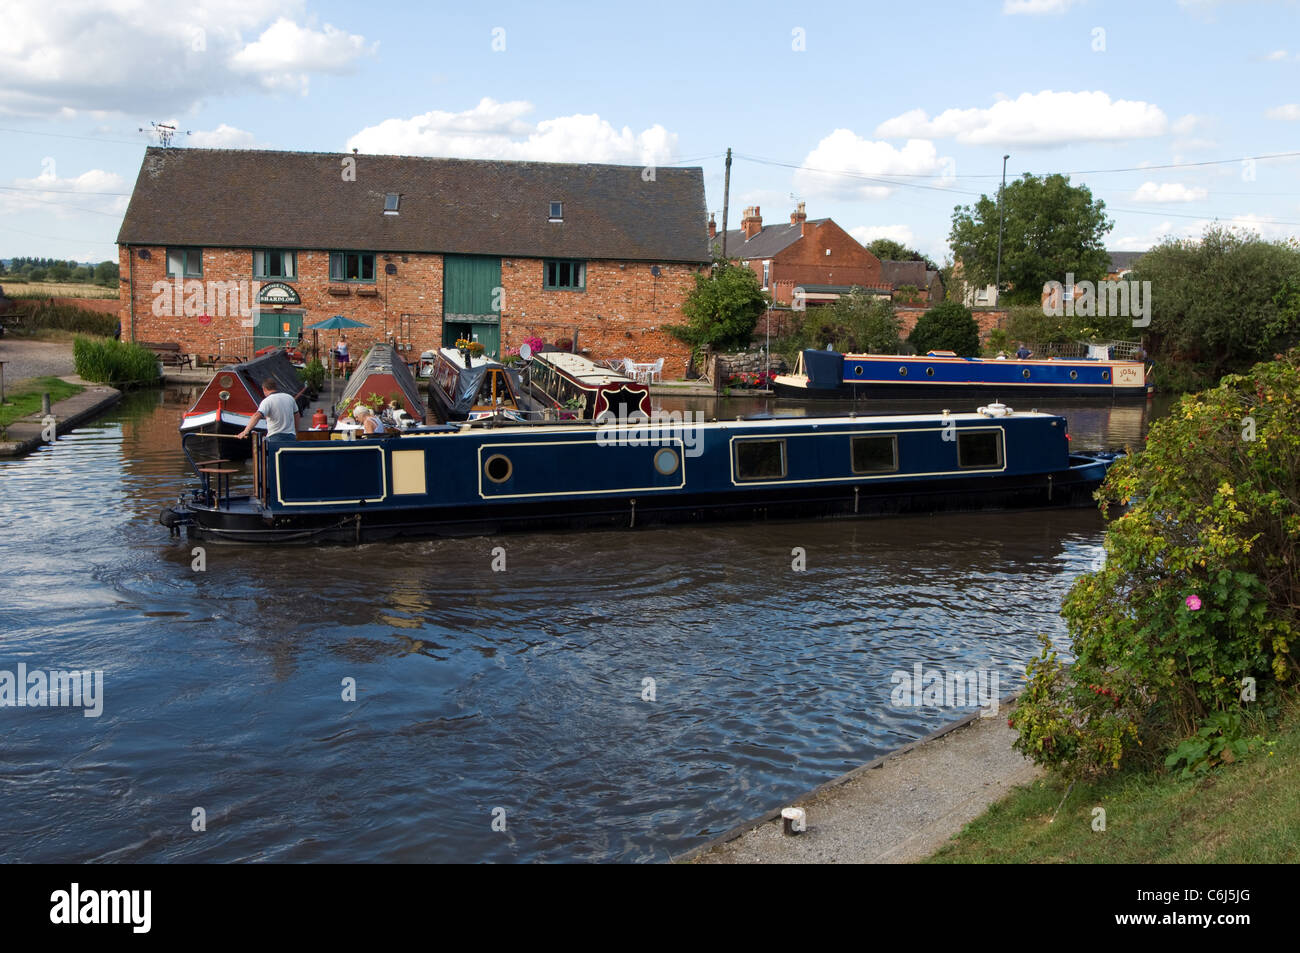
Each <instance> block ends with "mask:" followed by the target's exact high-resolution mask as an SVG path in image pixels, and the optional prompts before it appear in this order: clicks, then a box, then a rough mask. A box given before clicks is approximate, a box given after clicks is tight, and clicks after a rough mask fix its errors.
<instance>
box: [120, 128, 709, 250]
mask: <svg viewBox="0 0 1300 953" xmlns="http://www.w3.org/2000/svg"><path fill="white" fill-rule="evenodd" d="M348 160H354V162H355V172H356V175H355V180H354V181H349V180H348V179H347V178H345V175H344V172H345V168H346V166H347V164H348ZM392 192H395V193H398V194H399V195H400V196H401V198H400V203H399V206H398V214H396V215H385V214H384V197H385V195H386V194H387V193H392ZM551 202H563V203H564V208H563V213H564V215H563V218H564V220H563V222H562V223H554V222H550V221H548V218H549V212H550V203H551ZM707 217H708V214H707V211H706V208H705V202H704V175H703V171H702V170H700V169H698V168H690V169H673V168H662V167H661V168H657V169H656V170H655V177H654V181H650V182H647V181H645V180H644V179H643V178H642V169H641V167H640V166H618V165H595V164H589V163H582V164H578V163H558V162H504V161H497V160H478V159H426V158H417V157H411V156H372V155H345V154H339V153H323V152H267V151H254V150H247V151H245V150H229V149H159V148H151V149H148V150H147V151H146V153H145V157H144V163H143V164H142V165H141V167H140V174H139V177H138V178H137V179H136V184H135V191H134V192H133V193H132V195H131V202H130V205H129V206H128V207H127V210H126V216H125V218H124V219H123V221H122V228H121V230H120V231H119V233H118V237H117V240H118V242H119V243H122V244H151V245H199V246H213V247H233V248H248V247H254V248H259V247H266V248H301V249H353V250H359V251H389V252H445V253H450V254H464V255H494V256H495V255H503V256H517V257H529V258H583V259H591V258H613V259H623V260H628V261H664V262H667V261H680V262H706V261H708V259H709V250H708V242H707V239H706V234H707V233H706V232H705V230H704V224H705V221H706V219H707Z"/></svg>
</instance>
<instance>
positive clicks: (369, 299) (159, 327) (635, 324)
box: [119, 246, 699, 377]
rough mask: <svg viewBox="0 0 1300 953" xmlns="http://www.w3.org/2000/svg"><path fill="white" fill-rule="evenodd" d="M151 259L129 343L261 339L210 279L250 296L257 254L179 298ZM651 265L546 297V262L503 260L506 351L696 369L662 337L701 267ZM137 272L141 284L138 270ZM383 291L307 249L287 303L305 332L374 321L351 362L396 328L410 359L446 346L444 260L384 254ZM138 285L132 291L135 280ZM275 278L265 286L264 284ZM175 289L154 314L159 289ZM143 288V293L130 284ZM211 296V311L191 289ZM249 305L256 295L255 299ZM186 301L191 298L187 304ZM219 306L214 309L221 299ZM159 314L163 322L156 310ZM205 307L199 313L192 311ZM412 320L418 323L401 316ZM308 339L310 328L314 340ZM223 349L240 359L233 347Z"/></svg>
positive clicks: (352, 338) (607, 270)
mask: <svg viewBox="0 0 1300 953" xmlns="http://www.w3.org/2000/svg"><path fill="white" fill-rule="evenodd" d="M148 250H149V258H148V259H142V258H140V256H139V249H138V247H137V248H135V249H134V251H135V254H134V256H133V257H131V256H128V250H127V249H126V248H122V249H120V252H119V259H120V264H121V268H122V276H123V285H122V296H121V302H120V309H121V312H120V313H121V317H122V336H123V338H127V339H129V338H131V337H132V336H134V338H135V340H138V341H155V342H170V341H175V342H177V343H179V344H180V345H181V347H182V350H184V351H186V352H188V353H194V354H199V355H202V356H206V355H209V354H213V355H215V354H218V353H222V350H223V345H222V344H221V342H222V341H223V340H224V341H225V342H231V341H234V340H237V339H239V338H244V337H248V336H251V334H252V327H251V326H247V327H246V326H243V321H244V320H245V319H244V318H242V317H241V316H240V315H239V314H237V313H229V312H230V310H231V309H229V308H227V309H226V310H227V313H226V314H221V313H219V311H220V309H219V308H210V307H209V302H208V300H207V299H206V294H207V292H208V290H210V288H211V283H214V282H223V281H242V282H246V283H247V284H246V287H247V288H248V289H249V292H251V285H252V282H253V281H254V279H253V276H252V263H253V256H252V250H251V249H220V248H207V249H204V251H203V277H202V279H196V280H198V281H199V282H200V284H198V285H194V286H189V287H187V286H185V285H184V284H182V287H181V295H180V299H179V301H178V300H177V296H176V294H175V281H174V279H172V280H168V279H167V277H166V273H165V272H166V249H165V248H161V247H156V246H151V247H149V249H148ZM388 264H392V265H395V266H396V268H397V274H396V275H386V274H385V268H384V266H385V265H388ZM650 267H651V266H650V265H649V264H647V263H641V262H616V261H590V262H588V263H587V287H586V290H585V291H547V290H546V289H545V287H544V279H543V263H542V260H541V259H536V258H505V259H502V263H501V283H502V286H503V288H504V295H503V301H502V305H503V307H502V313H501V343H502V346H503V347H507V346H513V347H517V346H518V345H519V344H520V343H521V342H522V341H523V340H524V339H525V338H528V337H531V336H533V335H537V336H539V337H543V338H545V339H547V340H548V341H551V342H554V341H559V340H564V339H571V338H572V337H573V331H574V328H576V329H577V332H578V344H579V347H580V348H581V349H584V350H586V351H588V356H589V357H591V358H592V359H593V360H597V361H599V360H603V359H606V358H621V357H631V358H633V359H634V360H637V361H652V360H656V359H657V358H660V357H663V358H665V362H664V375H665V376H666V377H680V376H682V374H684V373H685V371H686V364H687V359H688V356H689V349H688V348H687V347H686V345H684V344H682V343H681V342H680V341H678V340H677V339H676V338H673V337H671V336H670V335H669V334H668V333H667V332H665V331H663V330H662V327H663V325H665V324H680V323H683V321H684V318H683V316H682V313H681V305H682V302H683V301H684V300H685V297H686V295H687V293H689V291H690V290H691V289H692V288H693V287H694V276H695V274H696V273H697V272H698V271H699V267H698V266H694V265H675V264H661V265H660V266H659V267H660V272H661V273H660V276H659V278H658V279H656V278H654V276H653V275H651V273H650ZM132 269H134V276H133V278H132V276H131V270H132ZM375 271H376V273H377V276H378V280H377V281H376V282H375V283H374V284H342V283H338V282H331V281H330V280H329V253H328V252H326V251H300V252H298V277H297V278H296V279H295V280H293V281H291V282H287V283H288V284H290V285H291V286H292V287H293V288H294V289H295V290H296V291H297V292H298V295H299V297H300V298H301V300H302V304H301V305H286V307H285V310H289V311H302V312H303V325H304V326H306V325H309V324H313V323H315V322H317V321H322V320H324V319H325V318H328V317H330V316H331V315H334V314H341V315H343V316H344V317H348V318H352V319H353V320H356V321H361V322H364V323H365V324H367V325H369V327H368V328H356V329H354V330H349V331H348V332H347V335H348V343H349V345H350V350H351V352H352V353H353V354H356V355H360V354H363V353H364V352H365V349H366V348H367V347H369V346H370V344H372V343H375V342H377V341H382V340H385V339H386V332H388V331H391V332H393V334H394V335H395V336H396V337H397V339H398V340H399V341H400V342H401V343H403V344H406V343H409V344H411V348H410V350H409V351H408V352H407V353H408V354H410V356H411V357H412V358H413V357H414V356H415V355H418V354H419V353H420V352H421V351H423V350H428V349H431V348H436V347H438V346H440V345H441V342H442V285H443V267H442V256H441V255H434V254H408V255H400V254H392V255H385V254H379V255H377V256H376V261H375ZM128 279H131V280H132V281H133V284H128V283H127V281H128ZM270 280H273V279H263V280H262V283H263V284H266V283H268V282H269V281H270ZM157 281H168V290H167V292H165V293H163V294H162V296H161V298H162V300H161V302H160V305H161V307H160V308H158V309H156V308H155V303H156V299H158V298H159V297H160V296H159V294H158V293H156V292H155V291H154V283H155V282H157ZM132 287H133V288H134V295H133V296H132V294H131V288H132ZM196 289H197V290H198V291H199V292H200V293H201V294H202V295H204V296H205V297H204V298H203V306H202V308H201V310H200V309H199V308H198V307H197V303H198V299H197V298H194V299H192V301H190V299H191V292H192V291H193V290H196ZM249 292H246V293H245V297H246V298H247V294H248V293H249ZM133 301H134V308H135V323H134V335H132V323H131V314H130V311H131V305H132V302H133ZM187 301H190V305H189V307H187ZM213 303H215V301H214V302H213ZM156 310H161V311H162V313H161V314H157V313H155V311H156ZM187 310H188V311H191V312H194V311H197V312H198V313H189V314H187V313H186V311H187ZM403 314H409V315H412V316H413V317H412V318H411V319H410V322H409V328H410V330H409V334H408V332H407V327H408V324H407V323H406V322H403V321H402V319H401V316H402V315H403ZM335 333H336V332H328V333H325V332H323V333H322V334H321V343H322V345H326V344H329V345H332V344H333V343H334V338H335ZM305 336H306V339H307V340H308V341H309V342H310V340H311V332H306V335H305ZM224 349H225V350H224V352H225V353H226V354H229V353H231V350H230V344H229V343H227V344H226V345H224Z"/></svg>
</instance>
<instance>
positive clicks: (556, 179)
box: [117, 148, 709, 376]
mask: <svg viewBox="0 0 1300 953" xmlns="http://www.w3.org/2000/svg"><path fill="white" fill-rule="evenodd" d="M705 215H706V207H705V200H704V178H703V172H702V170H701V169H698V168H688V169H670V168H658V169H656V170H655V174H654V175H653V176H652V177H651V178H650V179H649V180H647V179H646V178H645V176H644V175H643V170H642V168H641V167H640V166H635V167H634V166H617V165H597V164H589V163H581V164H579V163H550V162H504V161H495V160H471V159H436V158H417V157H410V156H372V155H357V154H350V155H349V154H336V153H313V152H273V151H259V150H226V149H173V148H150V149H148V150H147V151H146V153H145V157H144V161H143V163H142V165H141V167H140V173H139V176H138V178H137V180H136V184H135V189H134V191H133V192H132V195H131V201H130V204H129V205H128V207H127V211H126V216H125V218H124V219H123V222H122V228H121V230H120V232H119V234H118V239H117V241H118V252H119V260H120V263H121V299H120V301H121V320H122V336H123V338H124V339H128V340H136V341H148V342H153V343H167V342H176V343H178V344H180V345H181V350H182V351H183V352H185V353H191V354H196V355H198V356H200V358H207V357H211V356H217V355H220V356H227V357H229V356H237V357H250V356H251V353H243V352H244V351H250V352H251V350H253V349H257V348H260V347H263V346H266V345H268V344H274V343H278V342H283V341H296V340H297V337H298V334H299V332H300V331H302V329H303V328H305V327H307V326H308V325H311V324H313V323H316V322H318V321H322V320H324V319H326V318H329V317H330V316H332V315H335V314H340V315H343V316H345V317H348V318H352V319H354V320H356V321H361V322H363V323H364V324H365V325H367V327H365V328H358V329H356V330H355V331H349V332H348V338H349V344H350V346H351V347H350V349H351V351H352V352H353V353H356V354H360V353H363V352H364V350H365V348H366V347H368V346H369V345H370V344H371V343H374V342H377V341H391V342H393V343H394V344H396V345H397V346H398V348H399V349H400V350H401V351H402V352H403V353H404V354H407V355H408V360H415V358H416V357H417V356H418V355H419V354H420V352H422V351H425V350H429V349H433V348H437V347H440V346H446V345H450V344H451V343H452V342H454V341H455V340H456V339H457V338H458V337H469V338H472V339H475V340H478V341H480V342H481V343H483V344H484V347H485V349H486V350H487V351H488V352H489V353H493V354H501V353H502V352H503V351H504V350H505V349H506V348H508V347H518V345H519V344H520V343H522V342H523V341H524V340H525V339H527V338H530V337H540V338H543V339H545V340H546V341H548V342H551V343H563V342H570V343H571V344H572V346H573V347H574V349H576V350H578V351H580V352H582V353H585V354H586V355H587V356H589V357H591V358H592V359H594V360H603V359H606V358H622V357H631V358H633V359H634V360H637V361H652V360H656V359H658V358H661V357H662V358H665V364H664V372H665V374H666V375H668V376H673V375H678V374H681V373H684V372H685V370H686V367H687V362H688V360H689V349H688V348H687V347H686V345H684V344H682V343H681V342H680V341H678V340H677V339H675V338H673V337H672V336H671V335H669V334H668V333H667V332H666V331H664V330H663V328H664V326H665V325H670V324H679V323H682V321H683V318H682V314H681V305H682V303H683V301H684V300H685V298H686V295H687V294H688V293H689V292H690V290H691V289H692V288H693V287H694V278H695V275H696V274H698V273H700V272H701V271H702V270H704V269H705V268H706V267H707V265H708V261H709V251H708V245H707V243H706V241H705V240H704V222H705ZM332 338H333V335H332V334H331V335H330V340H328V342H322V343H328V344H333V340H332ZM305 340H306V342H307V343H308V344H310V343H311V341H312V335H311V332H307V333H306V335H305Z"/></svg>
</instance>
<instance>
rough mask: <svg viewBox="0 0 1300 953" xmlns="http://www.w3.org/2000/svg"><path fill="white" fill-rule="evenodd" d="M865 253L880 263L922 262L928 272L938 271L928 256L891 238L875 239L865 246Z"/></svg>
mask: <svg viewBox="0 0 1300 953" xmlns="http://www.w3.org/2000/svg"><path fill="white" fill-rule="evenodd" d="M867 251H869V252H871V254H873V255H875V256H876V257H877V258H879V259H880V260H881V261H923V262H925V267H926V268H927V269H929V270H930V271H938V270H939V266H938V265H936V264H935V263H934V262H933V261H931V260H930V258H929V256H927V255H922V254H921V253H920V252H919V251H917V250H916V249H914V248H908V247H907V246H906V245H904V244H903V243H902V242H896V241H894V240H893V239H892V238H877V239H875V240H874V241H872V242H870V243H869V244H868V245H867Z"/></svg>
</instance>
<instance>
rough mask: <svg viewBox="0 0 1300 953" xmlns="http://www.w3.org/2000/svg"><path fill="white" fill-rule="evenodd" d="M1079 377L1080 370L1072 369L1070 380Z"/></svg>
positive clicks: (1075, 379)
mask: <svg viewBox="0 0 1300 953" xmlns="http://www.w3.org/2000/svg"><path fill="white" fill-rule="evenodd" d="M1078 379H1079V372H1078V371H1070V380H1072V381H1077V380H1078Z"/></svg>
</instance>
